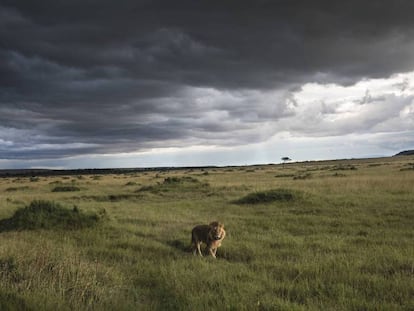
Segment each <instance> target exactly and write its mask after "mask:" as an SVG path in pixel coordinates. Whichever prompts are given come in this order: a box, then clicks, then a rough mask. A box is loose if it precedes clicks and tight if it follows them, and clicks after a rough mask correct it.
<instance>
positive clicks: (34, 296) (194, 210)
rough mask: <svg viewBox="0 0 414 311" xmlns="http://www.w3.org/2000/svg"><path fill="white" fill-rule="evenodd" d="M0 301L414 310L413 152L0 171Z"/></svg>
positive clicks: (3, 305) (53, 306)
mask: <svg viewBox="0 0 414 311" xmlns="http://www.w3.org/2000/svg"><path fill="white" fill-rule="evenodd" d="M213 220H220V221H222V222H224V224H225V227H226V230H227V236H226V239H225V240H224V242H223V245H222V247H221V248H220V249H219V250H218V252H217V257H218V258H217V260H214V259H213V258H211V257H207V256H206V257H203V258H200V257H194V256H193V255H192V254H191V252H190V249H189V245H190V234H191V229H192V227H193V226H195V225H197V224H202V223H209V222H210V221H213ZM0 310H414V157H413V156H404V157H393V158H380V159H367V160H346V161H345V160H344V161H325V162H306V163H290V164H284V165H282V164H281V165H265V166H250V167H227V168H210V169H204V170H201V169H186V170H170V171H151V172H136V173H128V174H117V175H115V174H113V175H80V176H50V177H45V176H40V177H7V178H2V179H0Z"/></svg>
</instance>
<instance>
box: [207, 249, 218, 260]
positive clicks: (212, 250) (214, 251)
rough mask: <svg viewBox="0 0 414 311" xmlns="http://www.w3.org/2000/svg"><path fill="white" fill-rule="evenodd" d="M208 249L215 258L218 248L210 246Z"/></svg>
mask: <svg viewBox="0 0 414 311" xmlns="http://www.w3.org/2000/svg"><path fill="white" fill-rule="evenodd" d="M208 250H209V252H210V255H211V256H213V258H216V252H217V248H212V247H209V248H208Z"/></svg>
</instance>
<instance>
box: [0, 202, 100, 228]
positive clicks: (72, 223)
mask: <svg viewBox="0 0 414 311" xmlns="http://www.w3.org/2000/svg"><path fill="white" fill-rule="evenodd" d="M105 216H106V211H105V210H102V211H101V212H100V213H99V214H95V213H91V214H86V213H83V212H82V211H80V210H79V208H78V207H77V206H75V207H74V208H73V209H67V208H63V207H62V206H61V205H60V204H58V203H55V202H50V201H33V202H31V203H30V205H29V206H26V207H24V208H20V209H18V210H17V211H16V212H15V213H14V215H13V216H12V217H11V218H8V219H3V220H1V221H0V230H1V231H10V230H34V229H55V228H56V229H81V228H85V227H92V226H94V225H96V224H97V223H98V222H99V221H100V220H101V219H102V218H104V217H105Z"/></svg>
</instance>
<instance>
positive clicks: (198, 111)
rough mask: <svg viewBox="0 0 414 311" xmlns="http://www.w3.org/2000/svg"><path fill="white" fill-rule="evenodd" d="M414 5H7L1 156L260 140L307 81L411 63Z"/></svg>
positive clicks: (0, 26) (1, 48) (1, 41)
mask: <svg viewBox="0 0 414 311" xmlns="http://www.w3.org/2000/svg"><path fill="white" fill-rule="evenodd" d="M413 13H414V3H413V2H412V1H403V0H397V1H295V0H290V1H287V0H285V1H227V2H223V1H205V2H203V1H117V2H114V1H78V0H74V1H55V0H53V1H52V0H50V1H19V0H17V1H16V0H13V1H12V0H2V1H1V2H0V59H1V62H0V112H1V114H0V158H31V157H57V156H71V155H76V154H81V153H94V152H95V153H106V152H127V151H132V150H140V149H143V148H152V147H160V146H174V145H177V142H178V141H179V142H180V143H181V144H184V145H186V144H198V143H206V142H208V143H214V144H237V143H243V142H249V141H257V140H260V139H263V138H265V137H268V136H269V135H271V134H273V133H272V132H271V130H269V132H268V133H267V132H266V133H263V131H262V132H260V133H259V132H256V130H255V129H257V127H260V124H261V122H264V121H269V120H278V119H279V118H283V117H286V116H289V115H292V113H294V112H293V110H292V109H290V108H289V103H292V101H290V99H289V96H290V95H289V91H292V90H295V89H298V88H299V87H300V85H301V84H303V83H305V82H336V83H341V84H346V85H349V84H352V83H354V82H356V81H358V80H359V79H361V78H363V77H366V78H373V77H387V76H389V75H391V74H393V73H396V72H404V71H408V70H411V69H412V68H413V67H414V54H413V53H412V51H413V48H414V42H413V35H414V19H413V18H412V15H413ZM274 90H276V93H272V92H273V91H274ZM261 92H263V93H264V94H267V95H260V94H261ZM209 99H210V100H209Z"/></svg>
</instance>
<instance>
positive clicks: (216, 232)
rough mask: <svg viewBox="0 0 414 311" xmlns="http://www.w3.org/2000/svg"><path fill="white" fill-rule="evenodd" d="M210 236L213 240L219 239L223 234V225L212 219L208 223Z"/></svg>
mask: <svg viewBox="0 0 414 311" xmlns="http://www.w3.org/2000/svg"><path fill="white" fill-rule="evenodd" d="M209 226H210V237H211V238H212V239H213V240H221V239H222V238H223V236H224V225H223V224H222V223H220V222H218V221H213V222H212V223H210V224H209Z"/></svg>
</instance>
